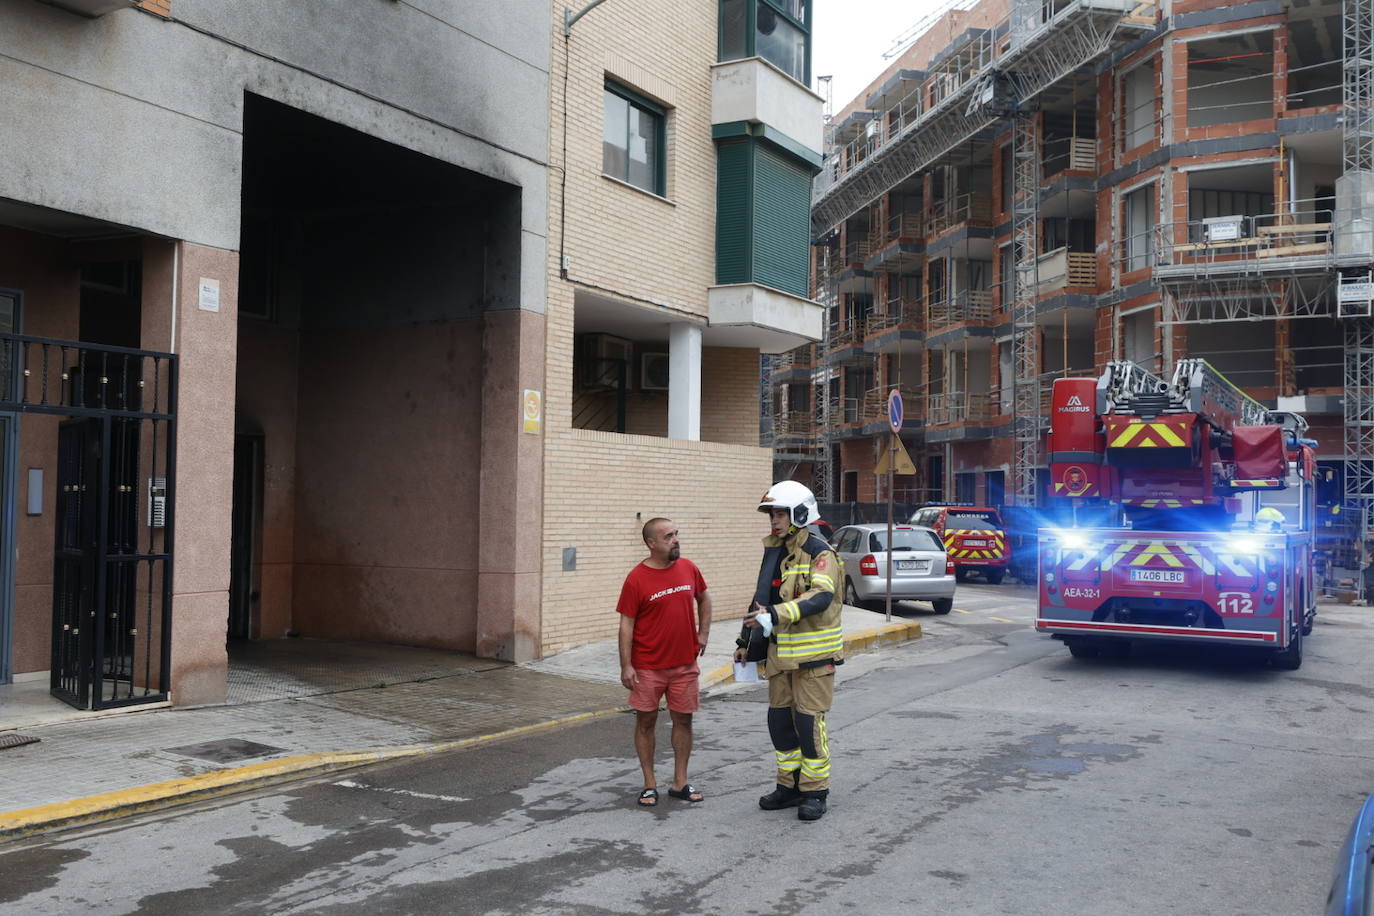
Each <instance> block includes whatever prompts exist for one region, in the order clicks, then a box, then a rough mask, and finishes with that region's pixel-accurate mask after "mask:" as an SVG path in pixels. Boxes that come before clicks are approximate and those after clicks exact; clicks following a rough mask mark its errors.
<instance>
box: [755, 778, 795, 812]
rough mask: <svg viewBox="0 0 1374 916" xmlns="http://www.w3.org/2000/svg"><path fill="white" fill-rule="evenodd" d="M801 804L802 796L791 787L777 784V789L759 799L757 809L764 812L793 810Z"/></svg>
mask: <svg viewBox="0 0 1374 916" xmlns="http://www.w3.org/2000/svg"><path fill="white" fill-rule="evenodd" d="M801 803H802V794H801V793H800V792H798V791H797V790H796V789H795V788H793V787H792V786H785V785H783V784H782V783H778V787H777V788H776V789H774V790H773V791H772V792H769V793H768V794H767V795H765V796H763V797H761V798H760V799H759V807H760V808H762V809H763V810H765V811H781V810H782V809H783V808H795V807H796V806H797V805H800V804H801Z"/></svg>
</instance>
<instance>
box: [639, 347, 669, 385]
mask: <svg viewBox="0 0 1374 916" xmlns="http://www.w3.org/2000/svg"><path fill="white" fill-rule="evenodd" d="M639 390H640V391H667V390H668V354H667V353H643V354H640V357H639Z"/></svg>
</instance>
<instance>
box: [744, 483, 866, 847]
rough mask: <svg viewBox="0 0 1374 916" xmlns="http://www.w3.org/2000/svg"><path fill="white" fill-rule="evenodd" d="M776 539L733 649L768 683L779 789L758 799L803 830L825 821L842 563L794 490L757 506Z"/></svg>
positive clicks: (810, 499)
mask: <svg viewBox="0 0 1374 916" xmlns="http://www.w3.org/2000/svg"><path fill="white" fill-rule="evenodd" d="M759 511H760V512H766V513H768V517H769V521H770V528H771V533H770V534H769V535H768V537H766V538H764V540H763V563H762V565H761V567H760V569H759V578H758V585H757V587H756V589H755V592H754V601H753V604H752V605H751V606H750V609H749V611H748V613H747V614H746V615H745V620H744V626H743V627H742V628H741V631H740V638H739V639H738V640H737V641H736V645H737V646H738V648H737V649H736V651H735V659H736V660H737V661H744V660H749V661H758V662H759V663H760V665H762V667H763V673H764V674H765V675H766V676H767V678H768V735H769V737H770V738H772V740H773V751H774V754H775V756H776V758H777V767H778V772H777V788H775V789H774V790H773V791H772V792H770V793H768V794H767V795H765V796H763V797H762V798H760V799H759V807H760V808H763V809H764V810H766V811H775V810H778V809H781V808H791V807H796V808H797V809H798V810H797V817H799V818H800V819H801V820H804V821H814V820H819V819H820V817H821V816H822V815H823V814H825V806H826V797H827V796H828V795H829V792H830V743H829V739H828V736H827V734H826V726H825V714H826V713H827V712H829V710H830V702H831V700H832V698H833V697H834V694H835V666H836V665H839V664H842V663H843V651H844V637H843V635H842V634H841V632H840V610H841V608H842V607H843V602H842V601H841V598H840V591H839V584H840V582H842V581H843V576H842V575H841V571H840V561H839V558H838V557H837V556H836V555H835V552H834V551H833V550H831V549H830V545H828V544H827V543H826V542H825V541H824V540H822V539H821V538H820V537H819V536H817V535H815V534H813V533H812V532H811V531H810V530H809V529H807V527H806V525H807V524H808V523H809V522H814V521H815V520H816V517H817V514H818V511H817V508H816V497H815V496H813V495H812V494H811V491H810V490H808V489H807V488H806V487H804V486H802V485H801V484H799V483H797V482H796V481H792V480H784V481H782V482H780V483H777V484H774V485H773V486H772V487H770V488H769V490H768V492H767V493H766V494H764V497H763V499H762V500H761V501H760V502H759Z"/></svg>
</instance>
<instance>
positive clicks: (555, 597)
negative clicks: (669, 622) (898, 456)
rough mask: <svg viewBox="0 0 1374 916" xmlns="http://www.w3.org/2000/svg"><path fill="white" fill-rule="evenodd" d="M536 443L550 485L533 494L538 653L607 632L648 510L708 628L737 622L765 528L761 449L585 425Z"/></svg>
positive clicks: (641, 552)
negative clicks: (537, 503) (538, 517)
mask: <svg viewBox="0 0 1374 916" xmlns="http://www.w3.org/2000/svg"><path fill="white" fill-rule="evenodd" d="M546 448H547V453H548V461H547V467H548V468H549V470H548V472H547V473H546V475H545V479H546V480H548V479H556V480H557V483H556V484H553V485H550V486H548V487H546V490H545V493H544V557H543V560H544V629H543V640H542V642H543V650H544V653H545V654H550V653H553V652H558V651H561V650H562V649H566V648H569V647H572V646H576V645H581V644H582V643H586V642H591V641H594V640H601V639H610V638H612V637H614V636H615V632H616V627H617V626H618V625H619V624H618V618H617V617H616V614H615V603H616V599H617V598H618V597H619V595H620V586H621V583H622V582H624V580H625V574H626V573H628V572H629V571H630V569H631V567H633V566H634V564H635V563H637V562H639V560H641V559H643V558H644V556H645V555H646V551H645V549H644V542H643V540H641V538H640V528H641V527H642V526H643V524H644V522H646V521H648V520H649V519H651V518H653V517H654V516H657V515H662V516H666V517H668V518H671V519H673V521H675V522H677V525H678V528H679V530H680V531H681V532H682V555H683V556H685V557H687V558H689V559H691V560H692V561H693V562H695V563H696V564H697V565H698V566H699V567H701V572H702V575H703V576H705V578H706V584H707V586H708V587H709V588H710V590H711V594H712V596H713V600H714V603H715V610H716V618H717V625H718V626H726V627H733V626H737V625H738V623H737V621H738V618H739V617H740V615H741V614H742V613H743V612H744V608H745V606H746V605H747V603H748V601H749V596H750V595H751V594H752V593H753V589H754V578H755V575H756V574H757V572H758V563H759V557H760V555H761V553H760V552H761V550H762V547H761V546H760V541H761V540H762V538H763V537H764V535H766V534H767V533H768V527H767V525H766V524H765V523H764V518H763V516H762V515H760V514H759V512H758V501H759V498H760V497H761V496H762V495H763V493H764V491H765V490H767V488H768V484H769V475H770V474H771V472H772V454H771V453H770V452H769V451H767V450H766V449H761V448H748V447H742V446H735V445H725V444H720V443H712V442H682V441H676V440H673V441H670V440H668V439H656V438H651V437H647V436H626V435H618V434H616V433H603V432H594V431H590V430H567V431H566V432H564V433H562V434H560V435H558V436H550V437H549V439H548V441H547V443H546ZM567 547H576V548H577V569H576V570H575V571H571V572H564V571H563V551H564V548H567ZM727 618H728V619H727ZM732 621H734V622H732ZM718 662H719V660H716V663H718Z"/></svg>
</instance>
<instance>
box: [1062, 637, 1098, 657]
mask: <svg viewBox="0 0 1374 916" xmlns="http://www.w3.org/2000/svg"><path fill="white" fill-rule="evenodd" d="M1064 642H1065V644H1067V645H1068V647H1069V654H1070V655H1072V656H1073V657H1074V658H1097V653H1098V649H1097V646H1094V645H1092V644H1091V643H1085V642H1080V641H1079V640H1077V639H1066V640H1064Z"/></svg>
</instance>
